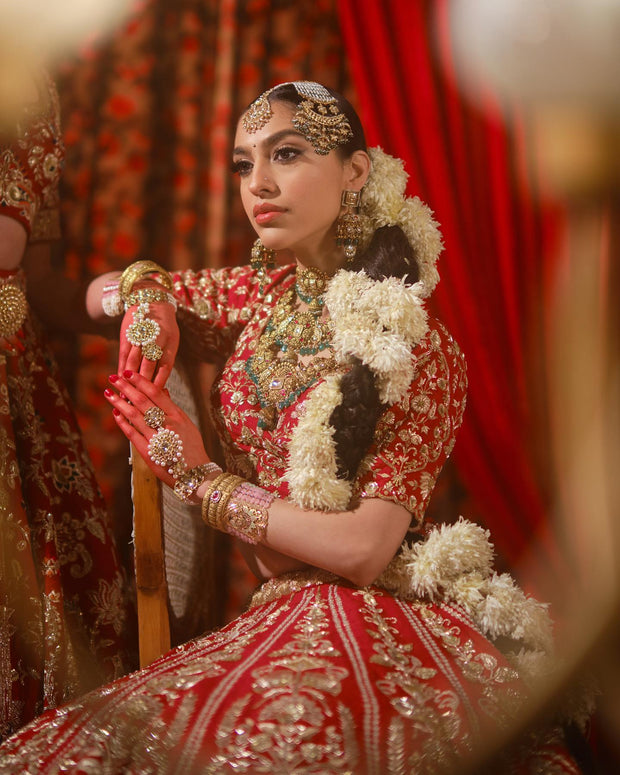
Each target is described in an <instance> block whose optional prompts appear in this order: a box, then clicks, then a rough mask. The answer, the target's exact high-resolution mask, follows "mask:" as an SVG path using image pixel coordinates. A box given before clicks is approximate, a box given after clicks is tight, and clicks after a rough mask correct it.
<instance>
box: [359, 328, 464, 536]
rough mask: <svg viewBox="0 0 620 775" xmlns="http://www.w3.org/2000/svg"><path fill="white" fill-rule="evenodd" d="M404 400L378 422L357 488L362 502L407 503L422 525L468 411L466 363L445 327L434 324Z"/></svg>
mask: <svg viewBox="0 0 620 775" xmlns="http://www.w3.org/2000/svg"><path fill="white" fill-rule="evenodd" d="M413 357H415V358H416V365H415V371H414V378H413V380H412V382H411V384H410V386H409V390H408V392H407V394H406V395H405V397H404V398H403V399H402V401H400V402H399V403H398V404H394V405H393V406H391V407H389V408H388V409H387V410H386V411H385V412H384V413H383V415H382V416H381V418H380V420H379V422H378V423H377V430H376V432H375V442H374V444H373V446H372V447H371V448H370V450H369V453H368V455H367V456H366V458H365V460H364V462H363V463H362V472H361V474H360V476H359V477H358V480H357V482H356V485H355V490H356V493H357V494H358V495H359V496H360V497H362V498H383V499H386V500H391V501H395V502H396V503H400V504H402V505H403V506H404V507H405V508H406V509H407V510H408V511H410V512H411V514H412V527H415V526H419V525H421V524H422V521H423V519H424V512H425V510H426V507H427V505H428V501H429V499H430V496H431V493H432V491H433V487H434V485H435V480H436V479H437V476H438V475H439V472H440V470H441V468H442V466H443V464H444V463H445V461H446V459H447V458H448V456H449V455H450V453H451V452H452V448H453V446H454V442H455V437H456V432H457V430H458V429H459V427H460V425H461V422H462V419H463V410H464V408H465V397H466V390H467V376H466V369H465V359H464V357H463V354H462V352H461V350H460V348H459V346H458V344H457V343H456V342H455V341H454V340H453V339H452V337H451V336H450V335H449V334H448V332H447V331H446V330H445V329H444V328H443V326H441V325H439V324H437V323H436V322H435V323H434V324H433V325H432V327H431V330H430V332H429V334H428V335H427V337H426V339H425V341H424V342H423V343H421V344H420V346H419V347H418V348H416V352H415V353H414V356H413Z"/></svg>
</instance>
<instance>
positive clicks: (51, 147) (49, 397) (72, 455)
mask: <svg viewBox="0 0 620 775" xmlns="http://www.w3.org/2000/svg"><path fill="white" fill-rule="evenodd" d="M41 90H42V91H41V96H40V99H39V101H38V102H37V103H33V104H32V105H31V106H29V108H28V109H27V110H26V112H25V115H24V117H23V121H22V122H21V123H20V125H19V127H18V128H17V132H16V136H15V137H13V139H12V142H11V143H10V144H5V145H0V214H1V215H5V216H7V217H9V218H11V219H13V220H17V221H19V223H21V224H22V225H23V227H24V229H25V230H26V231H27V232H28V234H29V236H30V241H31V242H32V241H33V240H51V239H54V238H56V237H57V236H59V231H58V177H59V173H60V167H61V163H62V156H63V144H62V140H61V137H60V122H59V114H58V99H57V95H56V92H55V89H54V88H53V84H52V83H51V81H49V80H48V79H44V80H43V81H42V83H41ZM2 289H5V290H8V289H10V290H11V292H12V293H13V294H14V293H15V292H17V294H18V298H19V299H20V300H22V302H23V309H20V310H19V318H18V319H16V325H17V326H18V327H19V329H20V342H19V346H15V347H11V348H0V739H2V738H4V737H6V736H8V735H9V734H11V733H12V732H14V731H15V730H17V729H19V727H21V726H22V725H24V724H26V723H28V722H29V721H31V720H32V719H33V718H34V717H35V716H37V715H38V714H40V713H42V712H43V711H44V710H46V709H49V708H53V707H56V706H57V705H60V704H62V703H63V702H66V701H67V700H69V699H71V698H73V697H75V696H77V695H78V694H81V693H83V692H85V691H87V690H88V689H91V688H93V687H94V686H97V685H98V684H100V683H103V682H105V681H109V680H112V679H114V678H116V677H118V676H120V675H122V674H123V673H125V672H126V671H127V670H128V669H130V667H131V664H132V663H131V660H130V657H129V651H128V643H127V637H126V630H127V628H128V625H129V622H130V616H129V613H130V610H131V609H130V605H129V601H128V596H127V590H128V585H127V579H126V576H125V574H124V573H123V571H122V569H121V565H120V562H119V557H118V555H117V552H116V548H115V545H114V538H113V535H112V531H111V528H110V525H109V523H108V517H107V513H106V507H105V503H104V501H103V498H102V495H101V492H100V491H99V488H98V485H97V481H96V479H95V473H94V470H93V466H92V464H91V462H90V459H89V457H88V455H87V453H86V450H85V448H84V445H83V441H82V437H81V434H80V430H79V427H78V424H77V421H76V418H75V416H74V413H73V409H72V406H71V402H70V398H69V396H68V394H67V391H66V389H65V387H64V385H63V383H62V381H61V378H60V374H59V368H58V365H57V363H56V361H55V359H54V356H53V354H52V352H51V350H50V349H49V347H48V344H47V342H46V339H45V336H44V332H43V331H42V329H41V326H40V324H39V323H38V321H37V319H36V318H35V316H34V314H33V313H32V311H31V310H30V309H29V308H28V305H27V301H26V299H27V280H26V277H25V275H24V273H23V272H22V271H21V270H17V271H11V272H8V271H3V272H0V291H1V290H2ZM0 298H1V299H3V300H5V301H6V299H7V298H8V299H9V300H10V299H11V298H12V296H11V295H10V294H8V293H4V294H0ZM0 312H5V313H7V315H8V312H11V310H8V311H7V308H6V307H5V308H4V309H3V310H0ZM11 314H13V312H11ZM7 315H5V317H7ZM16 316H17V313H16V312H15V313H14V314H13V317H16ZM10 333H14V331H11V332H10ZM0 341H1V336H0Z"/></svg>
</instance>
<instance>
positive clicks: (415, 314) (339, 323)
mask: <svg viewBox="0 0 620 775" xmlns="http://www.w3.org/2000/svg"><path fill="white" fill-rule="evenodd" d="M421 294H422V285H421V284H420V283H415V284H414V285H406V284H405V282H404V280H402V279H399V278H396V277H388V278H386V279H385V280H380V281H379V280H372V279H371V278H370V277H368V275H367V274H366V273H365V272H350V271H347V270H344V269H343V270H340V272H338V273H337V274H336V275H335V277H334V278H333V279H332V280H331V282H330V283H329V286H328V289H327V292H326V294H325V305H326V307H327V309H328V310H329V314H330V316H331V318H332V321H333V330H334V336H333V342H332V346H333V348H334V352H335V353H336V357H337V358H338V359H339V360H340V361H341V362H346V361H347V359H348V358H350V356H352V355H354V356H356V357H357V358H359V359H360V360H361V361H362V363H364V364H366V366H368V367H369V368H370V369H371V371H372V372H373V373H374V375H375V377H376V381H377V388H378V390H379V399H380V400H381V402H382V403H384V404H393V403H396V402H397V401H399V400H400V399H401V398H402V397H403V396H404V394H405V393H406V391H407V388H408V387H409V383H410V382H411V380H412V378H413V368H414V358H413V355H412V348H413V346H414V345H415V344H416V343H417V342H419V341H420V340H421V339H422V338H423V337H424V336H425V334H426V332H427V331H428V316H427V313H426V310H425V309H424V306H423V302H422V298H421Z"/></svg>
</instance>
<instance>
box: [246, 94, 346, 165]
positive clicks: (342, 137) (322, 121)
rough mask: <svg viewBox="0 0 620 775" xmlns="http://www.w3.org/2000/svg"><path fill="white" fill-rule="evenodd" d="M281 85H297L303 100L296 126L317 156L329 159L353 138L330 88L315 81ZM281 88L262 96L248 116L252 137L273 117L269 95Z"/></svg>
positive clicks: (249, 130) (247, 123) (247, 121)
mask: <svg viewBox="0 0 620 775" xmlns="http://www.w3.org/2000/svg"><path fill="white" fill-rule="evenodd" d="M279 86H293V87H294V89H295V91H296V92H297V94H299V96H300V97H303V100H302V101H301V102H300V103H299V105H298V106H297V110H296V111H295V115H294V116H293V126H294V127H295V129H297V130H298V131H299V132H301V134H302V135H303V136H304V137H305V138H306V140H307V141H308V142H309V143H310V144H311V145H312V147H313V148H314V150H315V153H318V154H319V155H320V156H326V155H327V154H328V153H329V152H330V151H332V150H333V149H334V148H337V147H338V146H339V145H344V144H345V143H348V142H349V140H350V139H351V138H352V137H353V132H352V130H351V124H350V123H349V119H348V118H347V117H346V115H345V114H344V113H343V112H342V111H341V110H340V108H339V107H338V103H337V102H336V100H335V99H334V97H333V96H332V95H331V94H330V93H329V92H328V91H327V89H326V88H325V87H324V86H322V85H321V84H320V83H315V82H314V81H289V82H287V83H282V84H279ZM277 88H278V86H274V87H273V89H269V90H268V91H266V92H263V94H261V95H260V97H258V98H257V99H256V100H254V102H253V103H252V104H251V105H250V107H249V108H248V109H247V110H246V112H245V113H244V115H243V117H242V119H241V122H242V124H243V127H244V129H245V131H246V132H247V133H248V134H254V133H255V132H258V131H259V130H260V129H262V128H263V127H264V126H266V125H267V123H268V122H269V121H270V119H271V117H272V116H273V110H272V109H271V104H270V103H269V95H270V94H271V92H273V91H274V90H275V89H277Z"/></svg>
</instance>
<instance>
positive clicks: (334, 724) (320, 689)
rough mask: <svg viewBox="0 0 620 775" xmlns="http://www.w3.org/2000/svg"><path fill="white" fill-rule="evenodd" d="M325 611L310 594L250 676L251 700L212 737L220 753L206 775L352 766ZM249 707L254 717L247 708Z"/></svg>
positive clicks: (350, 731)
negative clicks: (237, 766)
mask: <svg viewBox="0 0 620 775" xmlns="http://www.w3.org/2000/svg"><path fill="white" fill-rule="evenodd" d="M340 656H341V655H340V653H339V652H338V651H337V650H336V649H335V648H334V647H333V645H332V644H331V642H330V640H329V617H328V614H327V605H326V603H325V602H324V601H323V600H321V598H320V595H319V594H317V592H315V593H314V594H311V597H310V598H309V599H308V602H307V603H306V606H305V614H304V616H303V617H302V619H301V621H300V622H299V623H298V625H297V626H296V628H295V633H294V634H293V636H292V638H291V640H290V641H289V643H287V644H286V646H284V648H282V649H280V650H278V651H275V652H273V654H272V655H271V658H270V661H269V664H268V665H266V666H263V667H260V668H258V669H256V670H254V671H253V672H252V677H253V679H254V680H253V684H252V693H251V694H250V693H249V694H247V695H246V696H244V697H242V698H240V699H239V700H238V701H236V702H235V703H233V705H232V706H231V707H230V708H229V710H228V712H227V713H226V714H225V716H224V719H223V720H222V722H221V724H220V726H219V727H218V730H217V735H216V742H217V745H218V746H219V747H220V748H221V749H222V751H221V753H220V754H218V755H216V756H214V757H213V759H212V762H211V766H210V767H208V768H207V770H206V771H207V772H209V773H216V772H219V771H221V770H220V768H223V767H225V766H227V765H228V766H231V765H232V764H233V763H234V762H239V761H243V762H244V766H245V767H246V768H247V767H248V766H250V765H251V767H252V768H253V770H255V771H258V772H270V773H282V775H284V773H290V772H298V771H299V772H304V773H308V774H309V773H317V775H318V773H324V772H330V773H331V772H333V773H338V772H341V773H343V772H344V773H349V772H353V771H355V765H356V762H357V758H358V751H357V744H356V743H355V734H354V729H355V727H354V723H353V719H352V716H351V714H350V712H349V711H348V709H347V708H345V707H344V706H342V704H338V703H336V704H335V705H336V709H337V710H338V712H337V713H336V712H335V708H334V701H333V700H332V699H330V698H333V697H337V696H338V695H339V694H340V691H341V683H342V681H343V680H344V679H345V678H346V677H347V676H348V670H346V669H345V668H343V667H338V666H336V665H333V664H331V663H330V660H331V659H334V658H336V657H340ZM250 703H252V706H253V707H252V709H251V711H250V710H249V708H248V706H249V705H250Z"/></svg>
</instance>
